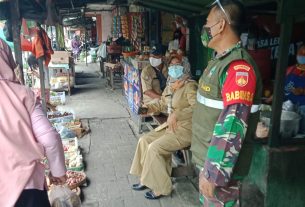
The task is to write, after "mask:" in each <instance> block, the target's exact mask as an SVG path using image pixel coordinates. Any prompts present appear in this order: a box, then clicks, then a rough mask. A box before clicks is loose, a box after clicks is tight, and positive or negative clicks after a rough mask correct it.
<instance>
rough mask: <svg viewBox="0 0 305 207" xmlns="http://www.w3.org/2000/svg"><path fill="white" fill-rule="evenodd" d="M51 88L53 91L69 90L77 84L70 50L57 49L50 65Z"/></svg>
mask: <svg viewBox="0 0 305 207" xmlns="http://www.w3.org/2000/svg"><path fill="white" fill-rule="evenodd" d="M48 69H49V80H50V89H51V90H53V91H67V92H68V93H69V95H71V89H72V88H73V87H74V84H75V71H74V62H73V58H72V57H71V56H70V53H69V52H66V51H55V52H54V54H53V55H52V58H51V63H50V64H49V66H48Z"/></svg>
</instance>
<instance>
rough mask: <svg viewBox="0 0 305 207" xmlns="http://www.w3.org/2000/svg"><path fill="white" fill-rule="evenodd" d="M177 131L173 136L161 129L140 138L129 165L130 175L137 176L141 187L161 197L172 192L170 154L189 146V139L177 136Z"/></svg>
mask: <svg viewBox="0 0 305 207" xmlns="http://www.w3.org/2000/svg"><path fill="white" fill-rule="evenodd" d="M178 131H179V130H178ZM178 131H177V132H176V133H175V134H174V133H172V132H167V131H166V130H165V129H163V130H162V131H159V132H156V131H152V132H150V133H148V134H146V135H144V136H142V137H141V138H140V139H139V141H138V145H137V149H136V152H135V156H134V159H133V162H132V165H131V169H130V173H131V174H133V175H136V176H139V177H140V182H141V183H142V184H143V185H146V186H147V187H148V188H150V189H151V190H153V191H154V192H156V193H160V194H162V195H169V194H170V193H171V191H172V181H171V178H170V175H171V172H172V167H171V161H172V159H171V156H172V153H173V152H175V151H177V150H179V149H183V148H185V147H188V146H190V144H191V140H190V138H189V137H187V138H186V137H183V136H179V133H178Z"/></svg>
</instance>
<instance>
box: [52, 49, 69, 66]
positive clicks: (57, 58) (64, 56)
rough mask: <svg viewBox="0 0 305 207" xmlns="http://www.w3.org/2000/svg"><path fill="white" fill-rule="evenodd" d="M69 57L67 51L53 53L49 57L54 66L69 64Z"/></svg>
mask: <svg viewBox="0 0 305 207" xmlns="http://www.w3.org/2000/svg"><path fill="white" fill-rule="evenodd" d="M70 56H71V53H70V52H67V51H54V54H53V55H52V57H51V62H52V63H54V64H65V63H69V58H70Z"/></svg>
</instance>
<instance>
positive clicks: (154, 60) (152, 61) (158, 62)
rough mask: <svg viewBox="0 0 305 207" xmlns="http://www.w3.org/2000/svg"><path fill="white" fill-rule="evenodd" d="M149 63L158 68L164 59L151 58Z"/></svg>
mask: <svg viewBox="0 0 305 207" xmlns="http://www.w3.org/2000/svg"><path fill="white" fill-rule="evenodd" d="M149 62H150V64H151V66H153V67H158V66H159V65H161V63H162V59H161V58H154V57H150V58H149Z"/></svg>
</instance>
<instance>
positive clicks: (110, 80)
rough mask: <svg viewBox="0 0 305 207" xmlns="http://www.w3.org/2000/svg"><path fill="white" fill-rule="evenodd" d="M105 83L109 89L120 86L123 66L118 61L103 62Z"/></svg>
mask: <svg viewBox="0 0 305 207" xmlns="http://www.w3.org/2000/svg"><path fill="white" fill-rule="evenodd" d="M104 71H105V74H106V80H107V85H109V86H110V87H111V89H113V90H114V89H116V88H122V76H123V67H122V65H121V64H120V63H116V64H114V63H109V62H105V63H104Z"/></svg>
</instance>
